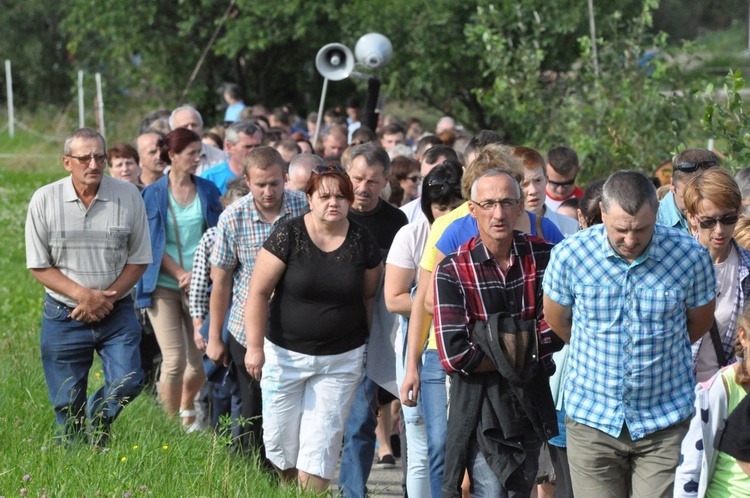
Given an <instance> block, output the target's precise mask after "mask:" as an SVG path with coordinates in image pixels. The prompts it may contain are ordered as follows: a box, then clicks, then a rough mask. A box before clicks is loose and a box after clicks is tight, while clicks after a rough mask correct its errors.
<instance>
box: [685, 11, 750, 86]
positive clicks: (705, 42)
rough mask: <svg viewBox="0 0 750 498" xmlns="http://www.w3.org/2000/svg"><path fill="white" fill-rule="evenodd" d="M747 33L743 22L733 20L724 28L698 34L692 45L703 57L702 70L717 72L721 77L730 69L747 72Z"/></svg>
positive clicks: (749, 62) (749, 57)
mask: <svg viewBox="0 0 750 498" xmlns="http://www.w3.org/2000/svg"><path fill="white" fill-rule="evenodd" d="M747 35H748V33H747V28H746V27H745V26H744V23H742V22H740V21H735V22H734V23H732V25H731V26H730V27H729V28H727V29H725V30H721V31H709V32H705V33H702V34H701V35H700V36H698V37H697V38H696V39H695V41H694V47H695V50H696V51H697V53H699V54H700V55H701V58H702V59H703V62H702V66H703V68H704V70H709V71H712V72H716V73H719V74H720V76H722V77H723V76H724V75H725V74H726V73H727V72H728V71H729V70H730V69H732V70H737V69H742V70H743V72H747V69H748V68H749V67H750V56H749V55H748V52H747V48H748V45H747Z"/></svg>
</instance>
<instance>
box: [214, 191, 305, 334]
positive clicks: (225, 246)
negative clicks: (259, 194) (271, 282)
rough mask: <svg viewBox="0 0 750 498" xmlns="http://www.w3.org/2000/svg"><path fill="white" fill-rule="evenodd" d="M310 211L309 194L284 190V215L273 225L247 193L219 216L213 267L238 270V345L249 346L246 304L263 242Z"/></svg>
mask: <svg viewBox="0 0 750 498" xmlns="http://www.w3.org/2000/svg"><path fill="white" fill-rule="evenodd" d="M307 211H308V205H307V198H306V197H305V194H303V193H302V192H297V191H295V190H284V199H283V201H282V203H281V212H280V213H279V216H278V218H276V219H275V220H274V221H273V222H272V223H268V222H267V221H266V220H264V219H263V217H262V216H261V215H260V213H258V209H257V208H256V207H255V203H254V202H253V196H252V194H247V195H246V196H245V197H243V198H241V199H239V200H237V201H236V202H234V203H232V205H230V206H229V207H228V208H227V209H225V210H224V212H223V213H221V216H220V217H219V223H218V224H217V225H216V246H215V247H214V250H213V251H212V252H211V264H212V265H216V266H218V267H219V268H221V269H223V270H236V271H235V272H234V284H233V295H232V308H231V311H230V313H229V324H228V328H229V332H231V333H232V335H233V336H234V338H235V339H237V342H239V343H240V344H241V345H242V346H244V347H247V340H246V339H245V301H247V294H248V291H249V290H250V285H249V284H250V277H251V276H252V274H253V268H255V259H256V258H257V257H258V253H259V252H260V249H261V247H263V242H265V241H266V239H267V238H268V236H269V235H271V232H272V231H273V229H274V228H276V227H277V226H279V225H280V224H281V223H284V222H285V221H288V220H291V219H292V218H296V217H297V216H301V215H303V214H305V213H306V212H307Z"/></svg>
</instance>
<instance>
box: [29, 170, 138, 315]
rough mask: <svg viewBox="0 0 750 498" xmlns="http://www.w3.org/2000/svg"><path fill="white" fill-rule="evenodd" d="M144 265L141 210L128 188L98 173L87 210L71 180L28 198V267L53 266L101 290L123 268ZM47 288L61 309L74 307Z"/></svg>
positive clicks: (133, 190)
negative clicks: (98, 180) (98, 176)
mask: <svg viewBox="0 0 750 498" xmlns="http://www.w3.org/2000/svg"><path fill="white" fill-rule="evenodd" d="M149 263H151V239H150V237H149V231H148V222H147V218H146V207H145V205H144V204H143V199H142V198H141V195H140V193H139V192H138V189H137V188H135V186H134V185H133V184H131V183H127V182H123V181H121V180H116V179H114V178H112V177H110V176H107V175H103V176H102V181H101V183H100V184H99V190H98V191H97V193H96V197H95V198H94V200H93V201H91V204H89V207H88V209H87V208H86V207H85V206H84V205H83V202H82V201H81V200H80V199H79V198H78V195H77V194H76V191H75V188H74V187H73V180H72V178H71V177H70V176H68V177H65V178H63V179H61V180H58V181H56V182H54V183H51V184H49V185H45V186H44V187H42V188H40V189H39V190H37V191H36V192H35V193H34V196H33V197H32V198H31V202H30V203H29V211H28V214H27V217H26V267H27V268H35V269H38V268H57V269H58V270H60V271H61V272H62V274H63V275H65V276H66V277H68V278H69V279H71V280H72V281H74V282H76V283H77V284H79V285H81V286H83V287H85V288H87V289H101V290H104V289H107V288H109V286H110V285H112V284H113V283H114V282H115V280H117V278H118V277H119V276H120V274H121V273H122V270H123V268H124V267H125V265H126V264H135V265H144V264H149ZM46 290H47V293H48V294H49V295H50V296H52V297H53V298H54V299H56V300H58V301H60V302H61V303H64V304H65V305H66V306H70V307H71V308H75V307H76V306H78V303H77V302H75V300H74V299H72V298H71V297H69V296H65V295H63V294H60V293H58V292H54V291H53V290H51V289H49V288H47V289H46ZM129 295H130V294H129V293H126V294H123V296H122V297H127V296H129Z"/></svg>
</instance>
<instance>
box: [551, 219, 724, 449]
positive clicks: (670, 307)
mask: <svg viewBox="0 0 750 498" xmlns="http://www.w3.org/2000/svg"><path fill="white" fill-rule="evenodd" d="M543 285H544V292H545V293H546V294H547V296H549V297H550V298H551V299H552V300H553V301H555V302H557V303H559V304H561V305H563V306H568V307H572V309H573V326H572V331H571V342H570V360H569V364H568V376H567V379H566V382H565V409H566V411H567V413H568V416H569V417H571V418H572V419H573V420H575V421H576V422H579V423H582V424H586V425H588V426H590V427H593V428H595V429H598V430H601V431H603V432H605V433H607V434H609V435H610V436H612V437H617V436H619V435H620V431H621V429H622V425H623V423H626V424H627V427H628V430H629V431H630V434H631V436H632V437H633V439H640V438H642V437H644V436H646V435H648V434H651V433H653V432H655V431H658V430H660V429H664V428H666V427H668V426H670V425H672V424H674V423H677V422H679V421H681V420H684V419H686V418H687V417H689V416H690V414H691V413H692V408H693V396H694V394H693V386H694V385H695V378H694V376H693V371H692V361H691V351H690V339H689V337H688V331H687V315H686V312H687V310H688V309H690V308H697V307H699V306H703V305H705V304H707V303H709V302H710V301H711V300H712V299H714V297H715V286H716V283H715V276H714V269H713V264H712V262H711V258H710V256H709V254H708V250H707V249H706V248H704V247H703V246H701V245H700V244H698V242H697V241H695V240H694V239H693V238H691V237H690V236H689V235H687V234H686V233H684V232H683V231H681V230H677V229H674V228H669V227H666V226H663V225H659V224H657V225H656V228H655V229H654V235H653V238H652V240H651V244H650V245H649V247H648V248H647V249H646V252H645V253H644V254H643V255H642V256H641V257H640V258H638V260H636V261H635V262H633V263H632V264H630V263H628V262H627V261H625V260H624V259H622V258H621V257H620V256H619V255H618V254H617V253H616V252H615V251H614V250H613V249H612V247H611V245H610V244H609V241H608V239H607V234H606V231H605V228H604V225H597V226H595V227H592V228H589V229H587V230H583V231H581V232H579V233H577V234H575V235H573V236H570V237H568V238H566V239H565V240H564V241H563V242H561V243H560V244H558V245H557V246H555V248H554V249H553V250H552V258H551V260H550V263H549V265H548V266H547V273H546V274H545V276H544V284H543Z"/></svg>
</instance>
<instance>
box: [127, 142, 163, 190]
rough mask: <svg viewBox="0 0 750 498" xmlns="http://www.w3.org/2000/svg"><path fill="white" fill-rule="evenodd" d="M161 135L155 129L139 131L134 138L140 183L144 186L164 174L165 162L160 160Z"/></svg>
mask: <svg viewBox="0 0 750 498" xmlns="http://www.w3.org/2000/svg"><path fill="white" fill-rule="evenodd" d="M161 138H162V135H161V133H159V132H156V131H148V132H146V133H141V134H140V135H138V136H137V137H136V139H135V148H136V149H137V150H138V156H139V157H140V166H141V176H140V180H141V184H142V185H143V186H144V187H147V186H149V185H151V184H152V183H154V182H156V181H157V180H159V179H160V178H161V177H162V176H164V169H165V168H166V167H167V163H165V162H164V161H162V160H161V157H160V152H161V151H160V149H159V140H161Z"/></svg>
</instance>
